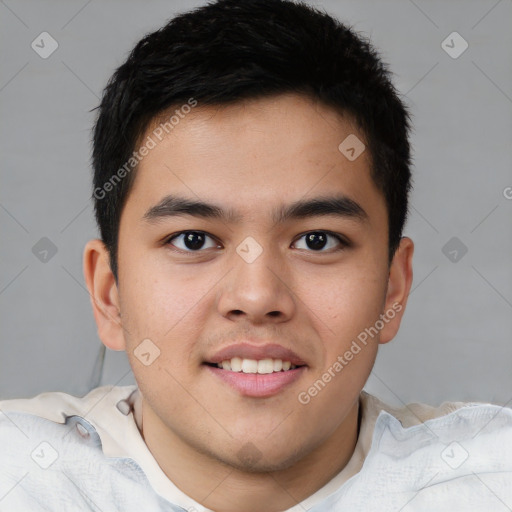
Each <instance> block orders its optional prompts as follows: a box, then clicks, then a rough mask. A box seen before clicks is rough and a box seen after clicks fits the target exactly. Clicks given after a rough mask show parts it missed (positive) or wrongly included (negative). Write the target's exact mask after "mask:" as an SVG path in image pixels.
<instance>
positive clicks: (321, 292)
mask: <svg viewBox="0 0 512 512" xmlns="http://www.w3.org/2000/svg"><path fill="white" fill-rule="evenodd" d="M311 283H314V286H312V285H311ZM299 288H300V291H299V293H298V295H299V296H300V297H301V298H302V300H303V301H304V303H305V304H306V305H307V306H308V308H309V310H310V311H311V312H312V315H311V318H312V319H314V320H315V321H316V322H317V323H318V325H319V329H320V332H323V333H325V335H326V336H327V337H328V338H333V337H337V338H338V339H340V340H345V341H347V340H348V339H349V338H351V337H353V336H357V334H358V333H359V332H360V331H361V330H363V329H364V328H366V327H369V326H370V325H373V324H374V323H375V321H376V320H377V318H378V317H379V314H380V313H381V312H382V311H381V310H382V306H383V303H384V298H385V293H386V281H385V278H384V277H383V275H382V273H381V272H379V271H378V270H377V269H375V268H370V267H366V268H358V267H354V266H352V267H351V268H347V269H346V270H345V269H342V268H340V269H336V270H333V272H331V273H329V274H326V273H323V274H321V273H320V272H317V273H309V274H308V275H307V278H306V277H303V278H302V279H301V284H300V286H299Z"/></svg>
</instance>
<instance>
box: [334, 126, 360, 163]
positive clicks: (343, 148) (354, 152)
mask: <svg viewBox="0 0 512 512" xmlns="http://www.w3.org/2000/svg"><path fill="white" fill-rule="evenodd" d="M338 149H339V151H340V153H341V154H342V155H344V156H345V158H346V159H347V160H350V161H351V162H353V161H354V160H356V159H357V158H358V157H359V156H360V155H361V154H362V153H363V151H364V150H365V149H366V146H365V145H364V144H363V142H362V141H361V140H359V139H358V138H357V137H356V136H355V135H354V134H353V133H351V134H350V135H349V136H348V137H346V138H345V139H344V140H343V141H342V143H341V144H340V145H339V146H338Z"/></svg>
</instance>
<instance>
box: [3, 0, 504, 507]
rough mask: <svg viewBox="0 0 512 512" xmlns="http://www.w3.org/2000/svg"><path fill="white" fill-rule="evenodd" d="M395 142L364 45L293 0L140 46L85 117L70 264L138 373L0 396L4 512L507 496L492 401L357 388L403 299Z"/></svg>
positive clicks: (188, 18) (406, 263) (193, 24)
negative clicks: (88, 136) (420, 398)
mask: <svg viewBox="0 0 512 512" xmlns="http://www.w3.org/2000/svg"><path fill="white" fill-rule="evenodd" d="M408 131H409V115H408V112H407V110H406V107H405V106H404V105H403V103H402V102H401V100H400V99H399V97H398V94H397V92H396V91H395V89H394V87H393V85H392V84H391V82H390V79H389V72H388V71H387V70H386V68H385V67H384V65H383V64H382V63H381V61H380V60H379V58H378V56H377V53H376V52H375V50H374V49H373V48H372V46H371V45H370V44H369V43H368V42H367V41H365V40H363V39H362V38H360V37H358V36H357V35H356V34H355V33H354V32H353V31H352V30H351V29H349V28H347V27H346V26H344V25H342V24H340V23H338V22H336V21H335V20H333V19H332V18H331V17H329V16H327V15H326V14H323V13H321V12H320V11H317V10H315V9H313V8H311V7H308V6H307V5H305V4H299V3H292V2H290V1H285V0H257V1H256V0H249V1H247V0H246V1H243V2H240V1H235V0H220V1H218V2H215V3H212V4H208V5H206V6H204V7H201V8H199V9H196V10H194V11H191V12H189V13H185V14H182V15H179V16H177V17H176V18H174V19H173V20H171V21H170V22H169V23H168V24H167V25H166V26H164V27H163V28H162V29H161V30H159V31H157V32H155V33H152V34H149V35H147V36H146V37H145V38H144V39H143V40H142V41H140V42H139V43H138V44H137V46H136V47H135V48H134V50H133V51H132V53H131V54H130V56H129V58H128V59H127V61H126V62H125V63H124V64H123V65H122V66H121V67H120V68H119V69H118V70H117V71H116V73H115V74H114V75H113V77H112V79H111V80H110V82H109V84H108V86H107V88H106V90H105V93H104V96H103V99H102V102H101V105H100V107H99V116H98V119H97V123H96V126H95V131H94V149H93V166H94V192H93V196H94V201H95V208H96V217H97V221H98V225H99V228H100V233H101V240H92V241H90V242H89V243H88V244H87V246H86V249H85V253H84V273H85V279H86V283H87V287H88V289H89V292H90V295H91V299H92V306H93V310H94V315H95V319H96V322H97V325H98V333H99V336H100V338H101V340H102V342H103V343H104V344H105V345H106V346H107V347H109V348H111V349H113V350H126V352H127V354H128V357H129V360H130V364H131V366H132V368H133V372H134V375H135V378H136V381H137V386H124V387H117V386H104V387H100V388H96V389H94V390H92V391H91V392H90V393H89V394H88V395H86V396H85V397H83V398H77V397H72V396H70V395H67V394H64V393H55V392H52V393H45V394H42V395H39V396H37V397H35V398H32V399H20V400H10V401H4V402H0V408H1V409H2V411H3V413H4V414H3V415H2V416H1V420H0V421H1V423H0V437H1V440H2V441H3V443H2V452H3V456H2V465H1V468H0V471H1V479H0V482H1V483H0V486H1V487H0V509H1V510H103V511H107V510H122V511H135V510H137V511H140V510H148V511H153V510H155V511H156V510H162V511H168V510H180V511H182V510H188V511H208V510H212V511H216V512H256V511H258V512H261V511H265V512H278V511H285V510H286V511H304V510H312V511H318V512H320V511H334V510H379V511H382V510H393V511H398V510H403V511H405V510H450V511H453V510H507V507H512V491H511V489H512V443H511V441H512V412H511V411H510V410H509V409H505V408H500V407H498V406H494V405H491V404H464V403H444V404H443V405H442V406H440V407H438V408H432V407H429V406H426V405H423V404H412V405H410V406H408V407H404V408H402V409H395V408H392V407H389V406H387V405H386V404H383V403H382V402H380V401H379V400H378V399H377V398H375V397H373V396H370V395H369V394H367V393H365V392H362V388H363V386H364V384H365V382H366V380H367V378H368V376H369V374H370V372H371V369H372V366H373V364H374V361H375V357H376V354H377V348H378V345H379V344H384V343H387V342H388V341H390V340H391V339H392V338H393V337H394V336H395V334H396V332H397V331H398V328H399V325H400V321H401V318H402V315H403V314H404V310H405V306H406V303H407V298H408V294H409V291H410V288H411V282H412V255H413V243H412V241H411V240H410V239H409V238H406V237H402V229H403V226H404V222H405V220H406V215H407V197H408V192H409V189H410V154H409V142H408ZM508 510H510V508H508Z"/></svg>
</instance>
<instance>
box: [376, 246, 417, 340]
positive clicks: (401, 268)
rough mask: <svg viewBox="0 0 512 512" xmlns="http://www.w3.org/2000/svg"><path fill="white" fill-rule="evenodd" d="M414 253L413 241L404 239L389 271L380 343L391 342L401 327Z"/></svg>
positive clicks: (410, 283) (409, 287)
mask: <svg viewBox="0 0 512 512" xmlns="http://www.w3.org/2000/svg"><path fill="white" fill-rule="evenodd" d="M413 253H414V243H413V241H412V240H411V239H410V238H407V237H403V238H402V239H401V240H400V245H399V247H398V249H397V250H396V252H395V254H394V256H393V260H392V262H391V266H390V269H389V278H388V289H387V293H386V301H385V305H384V311H383V315H384V318H383V320H384V327H383V329H382V330H381V331H380V340H379V343H388V342H389V341H391V340H392V339H393V338H394V337H395V335H396V333H397V332H398V329H399V327H400V322H401V321H402V316H403V314H404V312H405V306H406V304H407V299H408V297H409V292H410V290H411V285H412V256H413ZM386 320H387V321H386Z"/></svg>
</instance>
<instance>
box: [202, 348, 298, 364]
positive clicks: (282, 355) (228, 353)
mask: <svg viewBox="0 0 512 512" xmlns="http://www.w3.org/2000/svg"><path fill="white" fill-rule="evenodd" d="M233 357H240V358H242V359H257V360H261V359H281V360H282V361H290V363H291V364H293V365H295V366H304V365H305V364H306V362H305V361H304V360H303V359H302V358H301V357H299V356H298V355H297V354H296V353H295V352H293V350H290V349H288V348H285V347H283V346H281V345H278V344H276V343H269V344H266V345H251V344H250V343H235V344H233V345H229V346H228V347H225V348H223V349H221V350H219V351H218V352H215V354H214V355H212V356H211V357H210V358H209V359H207V361H206V362H208V363H222V361H226V360H229V359H232V358H233Z"/></svg>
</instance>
